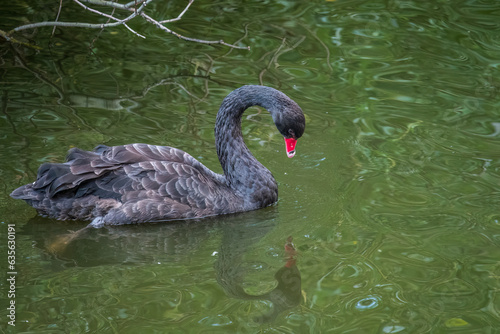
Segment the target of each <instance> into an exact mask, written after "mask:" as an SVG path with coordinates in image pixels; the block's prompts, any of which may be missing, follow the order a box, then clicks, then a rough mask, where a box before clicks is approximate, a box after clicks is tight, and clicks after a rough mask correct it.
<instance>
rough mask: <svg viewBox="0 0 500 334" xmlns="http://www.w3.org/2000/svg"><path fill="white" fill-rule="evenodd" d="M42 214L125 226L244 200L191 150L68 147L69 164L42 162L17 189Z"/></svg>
mask: <svg viewBox="0 0 500 334" xmlns="http://www.w3.org/2000/svg"><path fill="white" fill-rule="evenodd" d="M11 196H12V197H14V198H18V199H23V200H25V201H26V202H28V203H29V204H30V205H31V206H33V207H34V208H35V209H37V210H38V212H39V213H40V214H42V215H46V216H49V217H53V218H56V219H63V220H65V219H81V220H91V219H96V218H98V221H101V220H102V221H103V222H105V223H106V224H125V223H138V222H146V221H158V220H169V219H184V218H193V217H203V216H209V215H216V214H224V213H229V212H231V211H233V210H234V208H235V206H238V205H241V204H242V203H241V200H240V199H239V198H237V197H236V196H234V194H232V192H231V191H230V189H229V188H228V187H227V186H226V184H225V182H224V176H223V175H219V174H216V173H214V172H212V171H211V170H209V169H208V168H207V167H205V166H204V165H203V164H201V163H200V162H199V161H197V160H196V159H194V158H193V157H192V156H191V155H189V154H188V153H186V152H184V151H182V150H179V149H176V148H172V147H168V146H155V145H147V144H130V145H123V146H113V147H107V146H103V145H101V146H98V147H97V148H96V149H94V151H92V152H89V151H83V150H80V149H77V148H74V149H72V150H70V152H69V154H68V157H67V162H66V163H60V164H57V163H55V164H51V163H46V164H43V165H42V166H40V168H39V170H38V176H37V180H36V181H35V182H34V183H32V184H28V185H25V186H23V187H21V188H18V189H16V190H15V191H14V192H13V193H12V194H11Z"/></svg>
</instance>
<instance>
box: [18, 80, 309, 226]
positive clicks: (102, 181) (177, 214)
mask: <svg viewBox="0 0 500 334" xmlns="http://www.w3.org/2000/svg"><path fill="white" fill-rule="evenodd" d="M254 105H259V106H262V107H264V108H266V109H267V110H268V111H269V112H270V113H271V115H272V117H273V120H274V122H275V124H276V126H277V128H278V130H279V131H280V132H281V134H282V135H283V136H284V137H285V141H286V143H287V154H288V156H289V157H292V156H293V154H294V153H295V151H294V147H295V142H296V139H298V138H299V137H301V136H302V134H303V132H304V127H305V119H304V115H303V113H302V110H301V109H300V107H299V106H298V105H297V104H296V103H295V102H294V101H293V100H291V99H290V98H288V97H287V96H286V95H285V94H283V93H281V92H279V91H277V90H275V89H273V88H269V87H264V86H243V87H241V88H239V89H237V90H235V91H233V92H232V93H231V94H229V95H228V96H227V97H226V98H225V99H224V101H223V102H222V105H221V107H220V110H219V112H218V114H217V120H216V126H215V142H216V147H217V155H218V156H219V160H220V163H221V165H222V169H223V170H224V174H217V173H214V172H212V171H211V170H209V169H208V168H207V167H205V166H204V165H203V164H202V163H200V162H199V161H197V160H196V159H194V158H193V157H192V156H191V155H189V154H188V153H186V152H184V151H182V150H179V149H176V148H172V147H168V146H155V145H147V144H130V145H123V146H113V147H107V146H104V145H101V146H98V147H96V148H95V149H94V151H92V152H88V151H83V150H80V149H78V148H74V149H72V150H70V151H69V154H68V157H67V162H66V163H59V164H57V163H55V164H52V163H46V164H43V165H42V166H40V168H39V170H38V176H37V180H36V181H35V182H33V183H30V184H27V185H25V186H22V187H20V188H18V189H16V190H14V191H13V192H12V194H11V196H12V197H13V198H18V199H23V200H25V201H26V202H27V203H28V204H30V205H31V206H33V207H34V208H35V209H37V211H38V212H39V213H40V214H42V215H45V216H49V217H52V218H56V219H61V220H66V219H79V220H92V225H93V226H95V227H99V226H102V225H121V224H130V223H142V222H152V221H164V220H172V219H186V218H196V217H205V216H212V215H220V214H228V213H235V212H241V211H249V210H255V209H259V208H263V207H266V206H268V205H271V204H273V203H275V202H276V201H277V199H278V186H277V183H276V181H275V180H274V177H273V176H272V174H271V172H270V171H269V170H268V169H267V168H265V167H264V166H263V165H262V164H261V163H260V162H258V161H257V159H255V157H254V156H253V155H252V154H251V153H250V151H249V150H248V148H247V147H246V145H245V143H244V141H243V137H242V134H241V116H242V114H243V112H244V111H245V109H247V108H248V107H250V106H254Z"/></svg>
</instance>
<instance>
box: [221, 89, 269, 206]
mask: <svg viewBox="0 0 500 334" xmlns="http://www.w3.org/2000/svg"><path fill="white" fill-rule="evenodd" d="M276 104H277V101H276V97H275V96H274V95H273V91H271V92H270V91H269V89H266V87H262V86H244V87H241V88H239V89H237V90H235V91H233V92H232V93H231V94H229V95H228V96H227V97H226V98H225V99H224V101H223V102H222V105H221V107H220V110H219V112H218V114H217V120H216V124H215V145H216V147H217V155H218V156H219V160H220V163H221V165H222V169H223V170H224V175H225V178H226V181H227V184H228V186H229V187H231V188H232V189H234V190H235V191H237V192H238V194H239V195H240V196H242V197H243V198H244V199H245V201H246V202H247V203H250V204H252V205H253V204H255V205H257V207H262V206H266V205H270V204H272V203H274V202H275V201H276V200H277V197H278V186H277V184H276V181H275V180H274V177H273V176H272V174H271V172H270V171H269V170H268V169H267V168H266V167H264V166H263V165H262V164H261V163H260V162H259V161H258V160H257V159H255V157H254V156H253V155H252V153H251V152H250V150H249V149H248V147H247V146H246V145H245V142H244V141H243V136H242V133H241V118H242V115H243V112H244V111H245V110H246V109H247V108H249V107H251V106H255V105H258V106H261V107H263V108H265V109H267V110H268V111H269V112H270V113H271V114H273V113H275V110H276ZM273 116H274V115H273ZM273 118H274V117H273ZM262 201H264V202H262Z"/></svg>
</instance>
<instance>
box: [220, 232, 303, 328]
mask: <svg viewBox="0 0 500 334" xmlns="http://www.w3.org/2000/svg"><path fill="white" fill-rule="evenodd" d="M270 228H272V226H266V225H259V224H255V225H254V226H252V227H251V228H248V227H247V226H245V225H244V224H225V225H224V226H223V231H224V234H223V237H222V243H221V248H220V253H219V257H218V259H217V261H216V262H215V271H216V274H217V282H219V284H220V285H221V286H222V288H223V289H224V291H225V292H226V294H227V295H229V296H231V297H234V298H239V299H247V300H267V301H270V302H271V303H272V306H271V311H270V312H269V313H267V314H262V315H259V316H258V317H255V318H254V320H255V321H256V322H258V323H264V322H269V321H272V320H274V319H275V318H276V317H277V316H278V315H279V314H280V313H282V312H283V311H285V310H287V309H291V308H293V307H295V306H297V305H299V304H300V300H301V277H300V271H299V269H298V268H297V265H296V255H297V252H296V250H295V247H294V245H293V243H292V237H288V239H287V240H286V242H285V254H286V263H285V265H284V266H283V267H281V268H280V269H279V270H278V271H277V272H276V273H275V274H274V278H275V279H276V281H277V282H278V284H277V286H276V287H275V288H274V289H273V290H271V291H269V292H266V293H264V294H261V295H251V294H249V293H247V292H246V291H245V290H244V288H243V282H244V279H245V273H246V272H247V268H245V267H244V266H242V265H241V263H243V261H242V259H243V256H244V255H245V253H246V252H247V251H248V250H249V249H250V248H251V247H252V246H253V244H255V243H256V242H257V241H258V240H259V239H261V238H262V237H263V236H264V235H265V234H266V233H267V232H268V231H269V229H270Z"/></svg>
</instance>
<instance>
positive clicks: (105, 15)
mask: <svg viewBox="0 0 500 334" xmlns="http://www.w3.org/2000/svg"><path fill="white" fill-rule="evenodd" d="M73 1H74V2H76V3H77V4H78V5H80V6H82V7H83V8H84V9H86V10H88V11H90V12H92V13H96V14H98V15H101V16H104V17H107V18H108V19H110V20H114V21H117V22H121V23H123V25H124V26H125V28H127V29H128V30H130V31H131V32H132V33H133V34H135V35H137V36H139V37H142V38H146V37H145V36H143V35H141V34H139V33H138V32H136V31H134V30H133V29H132V28H130V27H129V26H128V25H127V24H126V23H125V22H126V21H130V20H131V19H133V18H134V17H136V16H137V12H138V11H141V10H142V9H143V8H144V6H145V5H146V4H144V5H143V6H141V7H140V8H139V9H137V11H136V12H134V13H133V14H132V15H130V16H129V17H127V19H125V20H126V21H125V20H120V19H117V18H116V17H114V16H113V15H109V14H106V13H103V12H100V11H98V10H96V9H93V8H90V7H88V6H85V5H84V4H83V3H81V2H80V1H78V0H73ZM82 1H85V0H82ZM115 9H116V8H113V12H114V10H115ZM108 22H109V21H108ZM54 28H55V27H54Z"/></svg>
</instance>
